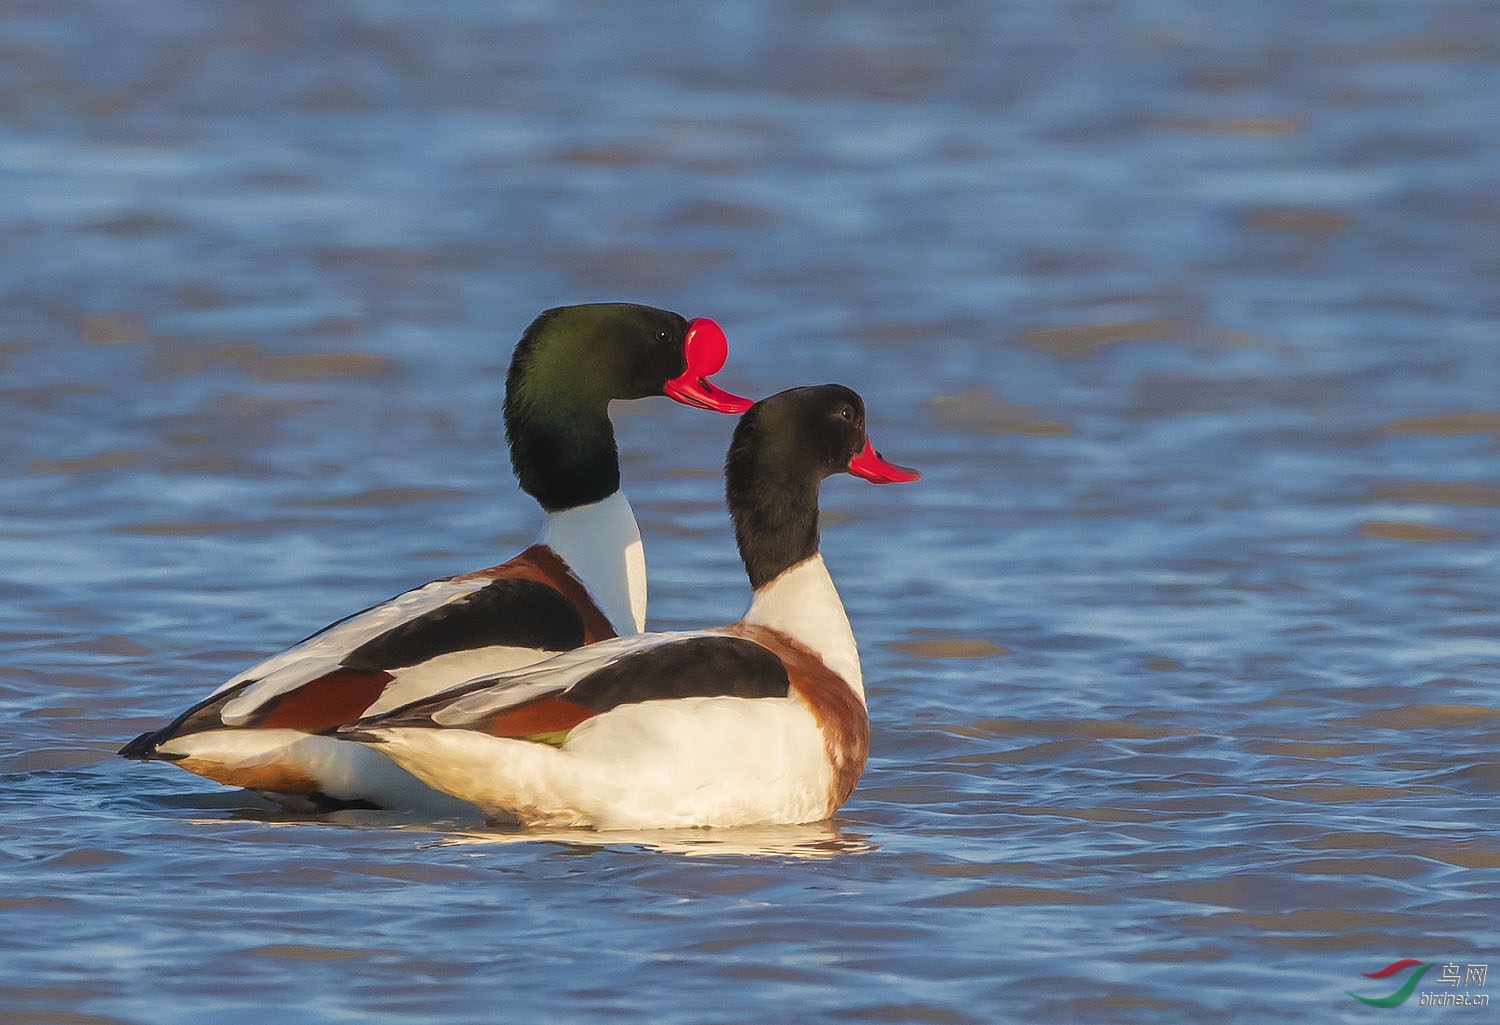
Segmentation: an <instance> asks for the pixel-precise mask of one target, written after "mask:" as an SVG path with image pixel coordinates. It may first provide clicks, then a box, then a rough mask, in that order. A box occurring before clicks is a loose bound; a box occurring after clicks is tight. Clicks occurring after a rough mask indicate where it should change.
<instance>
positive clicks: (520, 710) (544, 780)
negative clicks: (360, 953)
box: [341, 384, 919, 829]
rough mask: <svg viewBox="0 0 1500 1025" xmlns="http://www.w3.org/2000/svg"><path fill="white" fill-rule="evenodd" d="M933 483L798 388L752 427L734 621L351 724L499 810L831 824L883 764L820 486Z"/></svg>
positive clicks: (742, 432) (625, 645) (854, 406)
mask: <svg viewBox="0 0 1500 1025" xmlns="http://www.w3.org/2000/svg"><path fill="white" fill-rule="evenodd" d="M841 472H848V473H852V474H854V475H856V476H858V477H863V478H864V479H866V480H869V481H873V482H875V483H877V484H888V483H894V482H898V481H910V480H916V479H917V478H918V477H919V474H918V473H917V472H916V471H915V470H909V469H906V468H904V467H900V466H896V465H894V464H891V463H888V462H886V461H885V460H884V459H882V458H881V457H880V456H879V454H878V453H877V452H876V451H875V450H874V448H872V447H871V444H870V441H869V438H868V437H867V436H866V434H865V409H864V403H863V402H862V401H861V399H860V397H859V396H858V395H857V394H855V393H854V392H853V391H850V390H849V389H848V388H845V387H842V386H840V385H832V384H830V385H823V386H820V387H814V388H794V389H792V390H790V391H785V392H781V393H779V394H777V395H773V396H771V397H770V398H768V399H765V400H763V401H761V402H759V403H757V404H756V405H755V406H754V407H753V408H752V409H751V410H750V411H749V412H747V413H746V414H745V415H744V416H743V417H742V418H741V419H740V422H739V424H738V425H737V426H736V428H735V431H734V438H733V441H732V442H731V444H730V448H729V455H728V458H727V459H726V461H725V491H726V494H727V497H728V503H729V511H730V514H731V517H732V519H733V523H734V534H735V540H736V541H737V542H738V545H739V551H740V557H741V559H742V560H743V561H744V564H745V570H746V572H747V573H748V574H749V577H750V584H751V586H752V588H753V589H754V594H753V597H752V599H751V602H750V609H749V611H748V612H746V613H745V616H744V618H742V619H740V620H739V621H738V622H735V623H731V624H729V625H728V626H723V627H718V628H715V629H709V630H698V631H685V632H675V633H648V634H639V635H636V636H633V637H619V638H616V639H613V640H606V641H601V642H599V643H597V644H591V645H589V646H587V647H583V648H578V649H577V650H574V651H570V652H568V653H566V654H563V655H558V656H556V657H554V658H550V659H548V660H547V661H545V662H539V663H536V664H535V665H532V666H529V667H527V668H524V669H519V670H515V671H510V672H504V673H495V674H490V675H487V676H485V677H482V678H478V679H475V680H472V681H469V682H468V683H465V684H463V685H462V686H459V687H455V688H451V689H449V690H446V691H443V692H442V693H439V694H436V695H433V696H431V697H429V698H426V699H424V700H420V701H416V702H411V703H409V704H407V705H406V706H405V707H402V708H396V709H391V710H389V711H386V712H384V713H376V714H372V715H368V716H366V717H365V718H364V719H363V720H361V721H360V722H358V723H355V724H353V725H351V726H346V727H344V728H343V730H342V731H341V732H342V735H344V736H346V737H350V738H352V739H357V740H359V741H360V742H362V743H366V744H369V745H370V746H372V747H374V748H377V749H378V750H380V751H383V752H384V753H385V754H386V755H388V756H389V757H390V758H391V759H393V760H394V761H395V762H397V763H398V764H400V765H401V766H402V767H403V768H405V769H407V770H408V771H409V772H411V773H412V774H413V775H414V776H416V777H417V778H419V779H421V780H423V781H424V782H426V783H427V784H429V785H430V786H432V787H434V788H436V789H438V790H441V791H443V792H445V793H448V794H452V795H453V796H455V797H457V798H460V799H462V800H463V801H465V802H468V803H470V804H472V805H473V806H475V807H477V808H478V809H480V810H481V811H482V812H483V813H485V814H486V815H487V816H489V817H490V818H492V819H505V820H511V821H516V820H519V821H520V822H521V823H523V824H527V825H549V826H562V825H567V826H592V827H595V828H599V829H644V828H653V829H654V828H672V827H684V826H740V825H751V824H773V823H799V822H812V821H817V820H820V819H824V818H827V817H828V816H830V815H832V814H833V812H834V811H835V810H836V809H837V808H838V807H839V806H840V805H842V804H843V802H844V800H845V799H846V798H848V796H849V794H850V792H851V791H852V790H853V789H854V786H855V783H856V782H857V781H858V780H859V777H860V773H861V772H862V771H863V769H864V764H865V756H866V753H867V751H868V749H869V735H870V733H869V718H868V716H867V714H866V711H865V695H864V683H863V678H862V677H861V674H860V665H859V653H858V651H857V650H856V648H855V643H854V635H853V633H852V632H851V631H850V628H849V620H848V617H847V616H846V615H845V614H844V606H843V604H842V603H841V602H840V600H839V596H838V592H837V591H836V590H835V589H834V586H833V581H832V579H831V578H830V577H829V575H828V570H827V568H826V567H825V566H824V564H823V558H822V556H821V555H820V554H819V552H818V489H819V486H820V484H821V482H822V481H823V479H824V478H826V477H828V476H830V475H832V474H835V473H841Z"/></svg>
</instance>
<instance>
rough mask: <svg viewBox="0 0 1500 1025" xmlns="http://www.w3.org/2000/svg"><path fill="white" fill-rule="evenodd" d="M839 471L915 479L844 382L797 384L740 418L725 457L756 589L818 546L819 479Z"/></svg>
mask: <svg viewBox="0 0 1500 1025" xmlns="http://www.w3.org/2000/svg"><path fill="white" fill-rule="evenodd" d="M836 473H853V474H855V475H856V476H859V477H864V478H865V479H866V480H869V481H872V482H874V483H877V484H889V483H896V482H899V481H910V480H916V479H917V477H918V476H919V474H917V472H916V471H915V470H908V469H906V468H904V467H900V466H896V465H895V464H893V463H887V462H886V461H885V460H883V459H881V458H880V456H879V454H878V453H876V452H875V450H874V448H873V447H871V445H870V440H869V438H868V437H867V436H866V434H865V404H864V401H863V400H862V399H861V398H860V397H859V395H858V394H857V393H855V392H854V391H852V390H851V389H849V388H845V387H844V386H843V385H840V384H824V385H819V386H816V387H807V388H792V389H790V390H788V391H784V392H779V393H777V394H775V395H772V396H771V397H770V398H767V399H762V400H761V401H760V402H757V403H756V404H755V406H754V408H752V409H751V410H750V411H749V412H748V413H746V414H745V415H744V416H742V417H741V418H740V422H739V424H737V425H736V427H735V430H734V438H733V440H732V441H731V442H730V444H729V455H728V457H727V458H726V460H725V463H724V484H725V495H726V497H727V499H728V502H729V512H730V515H731V517H732V518H733V519H734V531H735V540H736V541H737V542H738V543H739V547H740V556H741V558H742V559H743V560H744V562H745V570H746V572H747V573H749V574H750V584H751V586H752V587H760V586H761V585H762V584H765V583H768V582H769V581H771V580H774V579H775V578H776V577H777V576H779V575H780V574H781V573H783V572H785V571H786V570H787V569H790V568H791V567H792V566H795V565H796V564H797V563H799V562H802V561H803V560H805V559H809V558H811V557H812V556H814V555H816V554H817V551H818V485H819V484H820V483H821V482H822V481H823V479H824V478H826V477H831V476H832V475H833V474H836Z"/></svg>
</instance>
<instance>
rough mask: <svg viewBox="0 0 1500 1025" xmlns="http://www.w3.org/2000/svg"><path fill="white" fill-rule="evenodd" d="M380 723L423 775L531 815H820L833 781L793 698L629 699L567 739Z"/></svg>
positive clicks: (611, 820) (531, 819) (557, 819)
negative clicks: (553, 743) (540, 740)
mask: <svg viewBox="0 0 1500 1025" xmlns="http://www.w3.org/2000/svg"><path fill="white" fill-rule="evenodd" d="M371 733H373V734H374V735H375V736H376V737H378V738H379V739H380V741H381V743H380V744H378V745H377V750H379V751H381V752H383V753H384V754H386V755H387V756H388V757H390V758H391V759H392V760H393V761H395V762H397V763H398V764H400V765H401V766H402V767H403V768H405V769H407V770H408V771H410V772H411V773H412V775H414V776H416V777H417V778H418V779H420V780H422V781H424V782H426V783H428V784H430V785H431V786H433V787H434V788H436V789H438V790H442V791H443V792H445V793H449V794H452V795H453V796H455V797H458V798H461V799H462V800H464V801H467V802H469V803H471V804H473V805H476V806H477V807H478V808H479V809H480V810H481V811H482V812H484V813H485V814H486V815H489V816H492V817H501V816H516V817H519V818H520V819H521V821H522V822H525V823H527V824H528V825H551V826H592V827H594V828H596V829H670V828H675V827H684V826H735V825H745V824H750V823H757V824H774V823H786V824H790V823H797V822H814V821H817V820H819V819H822V818H824V817H826V816H827V814H828V806H829V801H830V797H831V793H832V788H833V770H832V767H831V766H830V765H829V763H828V753H827V748H826V747H825V745H824V740H823V734H822V731H821V730H819V729H818V724H817V722H816V721H815V720H814V719H813V716H812V713H811V712H809V711H808V709H807V707H806V706H805V705H803V704H802V703H801V702H800V701H797V700H795V699H792V698H757V699H755V700H747V699H744V698H729V697H718V698H683V699H678V700H674V701H647V702H642V703H640V704H632V705H622V706H620V707H619V708H616V709H613V710H611V711H609V712H606V713H604V714H603V715H600V716H596V717H595V718H593V719H589V720H587V721H586V722H584V723H582V724H581V725H579V726H578V727H577V728H576V729H574V730H573V732H572V734H571V735H570V736H569V737H568V741H567V743H566V744H565V745H564V746H563V747H561V748H554V747H549V746H547V745H545V744H534V743H528V742H526V741H521V740H507V739H500V738H495V737H491V736H489V735H488V734H483V733H478V732H475V731H471V730H463V729H416V728H407V727H397V728H393V729H383V730H382V729H375V730H372V731H371Z"/></svg>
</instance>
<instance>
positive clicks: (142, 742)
mask: <svg viewBox="0 0 1500 1025" xmlns="http://www.w3.org/2000/svg"><path fill="white" fill-rule="evenodd" d="M158 732H159V731H157V730H150V731H148V732H146V733H142V734H141V735H140V736H139V737H136V738H135V739H134V740H132V741H131V742H130V743H128V744H126V745H125V746H124V747H122V748H120V750H119V752H118V754H119V755H120V757H121V758H129V759H131V760H132V761H137V762H145V761H150V760H151V759H152V758H155V757H156V735H157V733H158Z"/></svg>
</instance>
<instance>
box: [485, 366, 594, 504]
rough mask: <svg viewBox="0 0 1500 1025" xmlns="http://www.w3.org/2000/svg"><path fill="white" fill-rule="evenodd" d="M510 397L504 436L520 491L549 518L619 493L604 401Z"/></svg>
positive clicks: (506, 407)
mask: <svg viewBox="0 0 1500 1025" xmlns="http://www.w3.org/2000/svg"><path fill="white" fill-rule="evenodd" d="M514 395H515V393H514V392H513V391H512V392H508V394H507V395H506V404H505V435H506V437H507V439H509V441H510V464H511V466H512V467H513V468H514V469H515V471H516V479H517V480H518V481H520V483H521V488H522V490H524V491H525V492H526V493H527V494H528V495H531V496H532V497H533V498H535V499H536V500H537V501H538V502H540V503H541V505H542V508H543V509H545V510H547V511H548V512H549V513H555V512H562V511H563V510H566V509H573V508H577V507H579V506H585V505H591V504H593V503H596V502H602V501H604V500H605V499H607V498H609V497H610V496H611V495H613V494H615V493H616V492H618V491H619V490H620V455H619V450H618V449H617V448H616V447H615V427H614V424H612V423H610V420H609V406H608V404H607V403H606V402H605V401H602V400H601V401H598V402H589V401H577V402H573V403H569V404H566V405H563V404H560V403H556V402H529V401H526V400H525V399H524V398H519V397H516V398H513V396H514Z"/></svg>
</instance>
